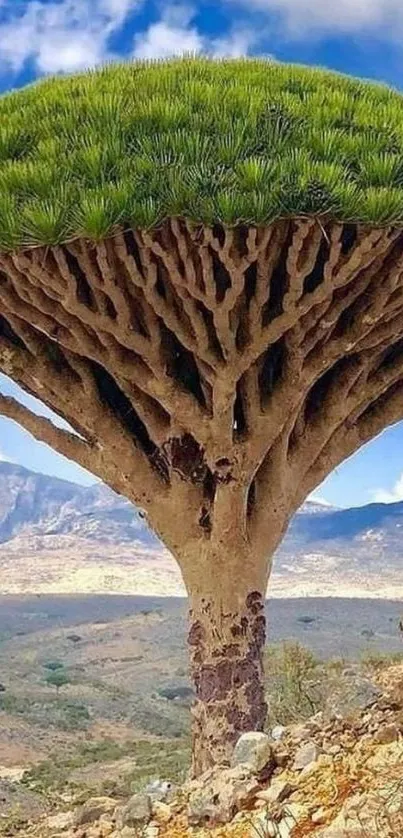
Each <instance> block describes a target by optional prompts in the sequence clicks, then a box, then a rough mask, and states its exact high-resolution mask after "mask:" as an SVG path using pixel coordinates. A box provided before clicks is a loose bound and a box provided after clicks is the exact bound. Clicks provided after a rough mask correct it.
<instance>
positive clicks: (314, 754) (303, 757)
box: [292, 742, 319, 771]
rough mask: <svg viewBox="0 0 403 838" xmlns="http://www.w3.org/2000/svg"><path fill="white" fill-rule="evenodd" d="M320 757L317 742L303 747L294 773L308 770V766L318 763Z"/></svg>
mask: <svg viewBox="0 0 403 838" xmlns="http://www.w3.org/2000/svg"><path fill="white" fill-rule="evenodd" d="M318 756H319V748H318V746H317V744H316V743H315V742H306V743H305V745H301V747H300V748H298V750H297V752H296V754H295V758H294V763H293V766H292V767H293V770H294V771H301V770H302V769H303V768H306V767H307V766H308V765H311V764H312V763H313V762H316V760H317V758H318Z"/></svg>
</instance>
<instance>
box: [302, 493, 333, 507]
mask: <svg viewBox="0 0 403 838" xmlns="http://www.w3.org/2000/svg"><path fill="white" fill-rule="evenodd" d="M308 500H309V501H311V503H317V504H318V505H319V506H332V504H331V503H329V501H328V500H326V498H323V497H322V495H315V494H313V495H309V497H308Z"/></svg>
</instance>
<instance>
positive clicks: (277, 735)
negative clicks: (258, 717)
mask: <svg viewBox="0 0 403 838" xmlns="http://www.w3.org/2000/svg"><path fill="white" fill-rule="evenodd" d="M286 733H287V728H286V727H284V725H276V726H275V727H273V729H272V730H271V732H270V736H271V738H272V739H274V741H275V742H280V740H281V739H283V738H284V736H285V735H286Z"/></svg>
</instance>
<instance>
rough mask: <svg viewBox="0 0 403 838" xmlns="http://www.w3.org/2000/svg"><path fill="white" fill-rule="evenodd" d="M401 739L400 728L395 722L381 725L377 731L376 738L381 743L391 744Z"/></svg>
mask: <svg viewBox="0 0 403 838" xmlns="http://www.w3.org/2000/svg"><path fill="white" fill-rule="evenodd" d="M398 739H399V729H398V728H397V727H396V725H395V724H389V725H385V726H384V727H380V728H379V730H378V731H377V733H375V736H374V740H375V742H377V743H378V744H379V745H389V744H390V743H391V742H396V741H397V740H398Z"/></svg>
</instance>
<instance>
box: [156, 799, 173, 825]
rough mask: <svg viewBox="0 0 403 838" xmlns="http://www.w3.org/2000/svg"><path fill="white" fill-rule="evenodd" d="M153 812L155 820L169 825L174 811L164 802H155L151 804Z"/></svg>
mask: <svg viewBox="0 0 403 838" xmlns="http://www.w3.org/2000/svg"><path fill="white" fill-rule="evenodd" d="M151 811H152V815H153V817H154V818H156V820H157V821H160V822H161V823H168V821H169V820H171V818H172V809H171V807H170V806H169V805H168V803H164V802H163V801H162V800H154V801H152V803H151Z"/></svg>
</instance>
